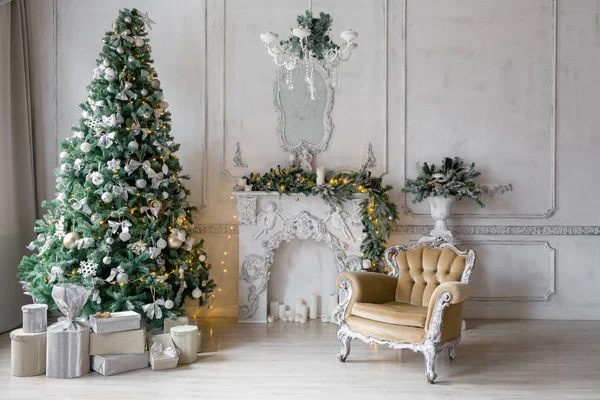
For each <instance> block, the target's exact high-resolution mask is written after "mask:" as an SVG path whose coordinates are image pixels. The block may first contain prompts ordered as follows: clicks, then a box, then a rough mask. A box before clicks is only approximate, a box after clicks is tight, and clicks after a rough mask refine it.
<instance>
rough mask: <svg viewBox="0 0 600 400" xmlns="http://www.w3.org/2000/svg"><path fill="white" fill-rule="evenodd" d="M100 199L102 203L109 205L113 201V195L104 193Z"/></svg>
mask: <svg viewBox="0 0 600 400" xmlns="http://www.w3.org/2000/svg"><path fill="white" fill-rule="evenodd" d="M100 198H101V199H102V201H103V202H105V203H110V202H111V201H112V199H113V195H112V193H110V192H104V193H102V196H100Z"/></svg>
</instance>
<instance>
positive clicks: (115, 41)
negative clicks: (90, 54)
mask: <svg viewBox="0 0 600 400" xmlns="http://www.w3.org/2000/svg"><path fill="white" fill-rule="evenodd" d="M129 35H131V31H130V30H129V29H125V30H124V31H123V32H121V33H120V34H118V33H115V34H113V35H112V36H111V37H110V40H111V44H112V45H113V46H115V47H118V46H119V45H120V44H121V40H122V39H125V40H127V41H129V42H131V41H132V40H133V38H132V37H131V36H129Z"/></svg>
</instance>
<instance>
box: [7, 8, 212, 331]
mask: <svg viewBox="0 0 600 400" xmlns="http://www.w3.org/2000/svg"><path fill="white" fill-rule="evenodd" d="M151 23H153V21H152V20H151V19H150V18H149V17H148V14H147V13H146V14H142V13H140V12H139V11H138V10H136V9H133V10H128V9H125V10H123V11H121V12H120V13H119V16H118V18H117V19H116V20H115V21H114V22H113V25H112V30H110V31H109V32H107V33H106V34H105V35H104V38H103V39H102V42H103V43H104V45H103V47H102V51H101V53H100V56H99V59H98V60H97V62H96V63H97V67H96V69H94V74H93V79H92V82H91V84H90V85H89V86H88V92H89V97H88V98H87V101H86V102H84V103H83V104H81V105H80V108H81V109H82V118H81V119H80V120H79V124H78V125H76V126H74V127H73V128H72V129H73V131H74V132H73V135H72V137H70V138H68V139H66V140H64V141H63V142H62V143H61V148H62V152H61V153H60V169H58V170H57V171H56V175H57V180H56V182H57V183H56V190H57V195H56V198H55V199H54V200H52V201H50V202H44V204H43V206H44V207H46V208H47V209H48V211H47V213H46V215H44V217H43V219H42V220H39V221H37V223H36V227H35V231H36V232H37V233H38V236H37V239H36V240H34V241H33V242H32V243H31V245H30V246H29V249H30V250H37V254H33V255H31V256H26V257H24V258H23V260H22V261H21V263H20V265H19V273H18V277H19V280H20V281H21V283H22V284H23V286H24V289H25V291H26V292H29V294H31V295H32V296H33V298H34V299H35V301H36V302H38V303H46V304H48V305H49V306H50V308H54V307H55V305H54V303H53V300H52V296H51V292H52V286H53V285H54V284H56V283H63V282H71V283H76V284H80V285H83V286H86V287H89V288H91V289H92V296H91V297H90V300H89V301H88V304H86V306H85V308H84V311H85V312H87V313H88V314H89V313H93V312H97V311H122V310H135V311H138V312H140V313H142V315H145V316H146V318H147V319H149V320H151V321H152V322H153V323H154V325H161V324H162V321H163V319H164V318H167V317H171V316H173V315H174V312H176V311H178V310H180V309H181V307H182V306H183V303H184V300H185V299H186V298H187V297H192V298H194V299H197V301H198V302H199V305H204V304H205V303H206V302H207V300H208V296H209V295H210V293H211V292H212V291H213V290H214V287H215V284H214V282H213V281H212V280H211V279H209V274H208V271H209V269H210V265H208V264H207V263H206V254H205V253H204V251H203V250H202V243H201V242H200V243H195V242H194V239H193V238H192V237H191V234H192V212H193V211H194V210H195V208H194V207H192V206H190V205H189V204H188V202H187V196H188V195H189V190H188V189H186V188H185V186H184V185H183V183H182V179H187V177H186V176H182V175H180V173H181V165H180V163H179V159H178V158H177V156H176V155H175V152H176V151H177V150H178V148H179V145H178V144H176V143H175V142H174V141H173V137H172V136H171V133H170V132H171V124H170V121H171V115H170V113H169V111H167V108H168V106H169V105H168V103H167V102H166V101H164V99H163V91H162V89H161V83H160V80H159V79H158V77H157V74H156V71H155V70H154V66H153V60H152V58H151V48H150V44H149V42H148V37H147V34H148V32H147V30H146V25H147V26H148V28H151V25H150V24H151Z"/></svg>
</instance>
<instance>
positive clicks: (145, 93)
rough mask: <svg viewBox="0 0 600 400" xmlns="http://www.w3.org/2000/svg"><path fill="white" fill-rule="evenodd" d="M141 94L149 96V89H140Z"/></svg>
mask: <svg viewBox="0 0 600 400" xmlns="http://www.w3.org/2000/svg"><path fill="white" fill-rule="evenodd" d="M140 94H141V95H142V96H148V91H147V90H146V89H142V90H140Z"/></svg>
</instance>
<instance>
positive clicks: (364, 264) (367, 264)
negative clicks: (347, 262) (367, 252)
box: [363, 258, 371, 269]
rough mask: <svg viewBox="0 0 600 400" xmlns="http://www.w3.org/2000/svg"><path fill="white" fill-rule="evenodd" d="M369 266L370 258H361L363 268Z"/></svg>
mask: <svg viewBox="0 0 600 400" xmlns="http://www.w3.org/2000/svg"><path fill="white" fill-rule="evenodd" d="M369 268H371V260H367V259H366V258H365V259H363V269H369Z"/></svg>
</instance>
